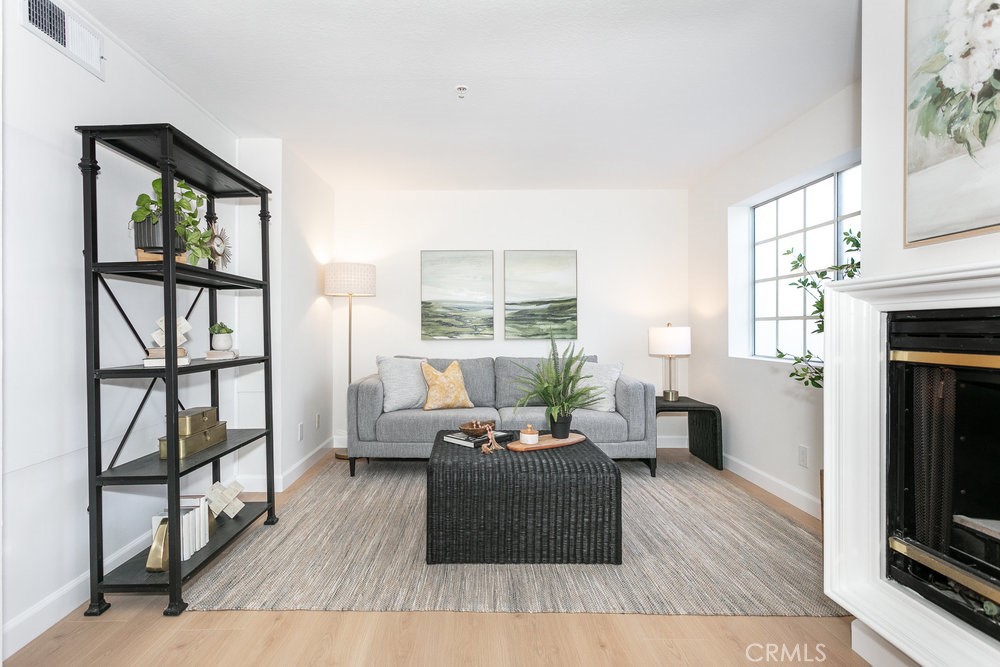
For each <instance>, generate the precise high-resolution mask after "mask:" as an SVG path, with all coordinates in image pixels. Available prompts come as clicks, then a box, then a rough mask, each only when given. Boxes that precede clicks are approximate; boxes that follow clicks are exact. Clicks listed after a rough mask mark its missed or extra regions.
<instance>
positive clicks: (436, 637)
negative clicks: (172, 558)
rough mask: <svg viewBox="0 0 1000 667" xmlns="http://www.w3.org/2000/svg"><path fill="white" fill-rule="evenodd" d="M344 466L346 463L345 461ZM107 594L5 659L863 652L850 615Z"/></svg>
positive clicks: (725, 661)
mask: <svg viewBox="0 0 1000 667" xmlns="http://www.w3.org/2000/svg"><path fill="white" fill-rule="evenodd" d="M688 459H689V455H688V454H687V452H685V451H683V450H666V451H661V452H660V457H659V463H660V465H669V464H670V463H671V462H673V461H680V460H688ZM343 466H344V474H345V475H346V474H347V462H346V461H344V462H343ZM314 470H315V468H314ZM720 474H721V475H723V476H725V477H726V478H727V479H730V480H731V481H733V482H734V483H736V484H739V485H740V486H741V487H742V488H745V489H746V490H747V491H749V492H750V493H751V494H753V495H754V496H756V497H758V498H760V499H762V500H763V501H765V502H766V503H768V504H769V505H771V506H772V507H774V508H775V509H777V510H778V511H780V512H782V513H784V514H785V515H787V516H788V517H789V518H790V519H792V520H793V521H796V522H797V523H799V524H801V525H803V526H804V527H806V528H807V529H808V530H810V531H812V532H814V533H815V534H819V532H820V524H819V521H817V520H816V519H814V518H813V517H811V516H809V515H808V514H806V513H804V512H802V511H800V510H798V509H796V508H794V507H792V506H791V505H789V504H787V503H785V502H783V501H781V500H779V499H777V498H775V497H774V496H772V495H770V494H768V493H766V492H764V491H762V490H761V489H759V488H757V487H755V486H754V485H752V484H750V483H749V482H746V481H745V480H743V479H742V478H740V477H738V476H736V475H733V474H732V473H729V472H728V471H724V472H721V473H720ZM306 479H308V474H307V475H305V476H303V478H302V479H300V480H299V481H298V482H297V483H296V484H295V485H294V486H293V487H292V488H291V489H289V490H288V491H286V492H285V493H284V494H279V498H278V503H279V514H280V504H281V503H282V502H283V501H287V499H288V498H289V497H291V496H292V495H294V494H295V493H296V492H297V491H298V489H299V488H301V486H302V484H303V483H304V482H305V481H306ZM664 567H669V564H668V563H664ZM108 600H109V601H110V602H111V609H110V610H109V611H107V612H105V613H104V615H103V616H100V617H98V618H87V617H84V616H83V610H84V608H85V607H86V605H83V606H81V607H80V608H79V609H77V610H76V611H74V612H73V613H72V614H70V615H69V616H67V617H66V618H64V619H63V620H61V621H60V622H59V623H57V624H56V625H55V626H53V627H51V628H49V629H48V630H47V631H46V632H45V633H44V634H42V635H41V636H40V637H38V638H37V639H35V640H34V641H33V642H31V643H30V644H28V645H27V646H25V647H24V648H23V649H21V650H20V651H18V652H17V653H16V654H14V655H13V656H12V657H11V658H9V659H8V660H7V661H6V662H5V663H4V664H6V665H9V666H10V667H18V666H20V665H60V666H61V665H102V666H109V667H111V666H117V665H123V666H126V665H127V666H129V667H131V666H134V665H150V666H152V665H156V666H159V665H184V666H185V667H195V666H199V665H211V666H213V667H215V666H220V667H224V666H227V665H241V666H249V665H282V666H284V665H335V664H336V665H518V666H522V665H537V664H545V665H691V666H692V667H702V666H712V667H715V666H720V667H721V666H726V665H766V666H768V667H770V666H773V665H802V664H817V665H823V667H827V666H833V665H837V666H839V665H864V664H865V663H864V662H863V661H862V660H861V659H860V658H859V657H858V656H857V655H856V654H854V653H853V652H852V651H851V649H850V642H851V638H850V621H851V619H850V618H849V617H848V618H788V617H751V616H649V615H641V614H477V613H457V612H381V613H379V612H319V611H280V612H261V611H217V612H201V611H198V612H185V613H184V614H182V615H181V616H180V617H178V618H166V617H164V616H163V615H162V611H163V607H164V605H165V598H164V597H162V596H140V595H112V596H108ZM783 649H784V651H785V653H784V659H783V658H782V650H783ZM768 651H770V655H769V654H768Z"/></svg>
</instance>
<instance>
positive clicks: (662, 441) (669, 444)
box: [656, 435, 688, 449]
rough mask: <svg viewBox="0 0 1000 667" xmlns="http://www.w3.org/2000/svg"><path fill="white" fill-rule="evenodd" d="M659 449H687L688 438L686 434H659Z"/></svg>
mask: <svg viewBox="0 0 1000 667" xmlns="http://www.w3.org/2000/svg"><path fill="white" fill-rule="evenodd" d="M656 448H657V449H687V448H688V439H687V436H686V435H658V436H656Z"/></svg>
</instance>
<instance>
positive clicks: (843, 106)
mask: <svg viewBox="0 0 1000 667" xmlns="http://www.w3.org/2000/svg"><path fill="white" fill-rule="evenodd" d="M860 132H861V128H860V88H859V87H858V86H851V87H849V88H846V89H844V90H842V91H840V92H838V93H836V94H835V95H834V96H832V97H831V98H830V99H829V100H827V101H826V102H824V103H822V104H821V105H819V106H817V107H816V108H814V109H812V110H811V111H809V112H807V113H806V114H804V115H803V116H801V117H800V118H798V119H796V120H795V121H794V122H792V123H791V124H789V125H787V126H786V127H784V128H783V129H781V130H780V131H778V132H776V133H775V134H773V135H772V136H770V137H767V138H766V139H764V140H763V141H761V142H759V143H758V144H756V145H755V146H753V147H751V148H750V149H748V150H746V151H744V152H743V153H741V154H739V155H737V156H736V157H734V158H733V159H731V160H729V161H728V162H727V163H726V164H724V165H721V166H720V167H718V168H716V169H715V170H713V172H712V173H711V174H710V175H709V176H708V177H706V178H705V179H704V180H703V181H702V182H701V183H699V184H698V185H697V186H696V187H694V188H693V189H692V191H691V195H690V232H689V237H690V238H689V251H690V258H691V259H690V278H689V282H690V286H691V293H690V302H691V327H692V333H691V337H692V355H691V359H690V362H691V391H692V395H693V396H694V397H696V398H698V399H700V400H703V401H707V402H709V403H714V404H716V405H718V406H719V408H720V410H721V411H722V417H723V434H724V439H725V465H726V467H727V468H730V469H732V470H733V471H734V472H736V473H737V474H740V475H742V476H743V477H746V478H748V479H750V480H751V481H753V482H754V483H756V484H758V485H759V486H762V487H763V488H765V489H767V490H769V491H771V492H772V493H775V494H776V495H778V496H780V497H782V498H784V499H785V500H787V501H789V502H791V503H793V504H794V505H796V506H798V507H800V508H802V509H804V510H806V511H808V512H811V513H813V514H815V515H817V516H818V515H819V509H820V507H819V469H820V466H821V463H822V460H823V428H822V427H823V422H822V416H823V412H822V410H823V396H822V392H820V391H817V390H813V389H806V388H804V387H802V386H801V385H799V384H798V383H796V382H794V381H792V380H791V379H790V378H788V377H787V375H788V372H789V370H790V366H789V364H787V363H785V362H781V361H765V360H759V359H749V358H740V357H730V355H729V345H730V341H729V340H728V323H727V314H728V312H729V309H730V308H739V307H741V304H743V303H744V302H745V301H746V300H747V298H748V294H749V293H748V292H747V293H745V294H731V293H730V290H729V279H730V276H729V267H730V258H729V256H728V252H727V247H728V244H729V233H728V224H729V223H728V215H729V213H728V209H729V208H730V207H733V206H736V205H738V204H747V203H749V201H750V200H751V199H752V198H754V197H756V196H757V195H759V194H760V193H763V192H771V193H773V194H776V193H774V188H775V186H777V185H779V184H781V186H782V187H785V189H788V187H794V186H795V185H801V184H804V183H806V182H808V180H809V176H810V175H813V174H814V175H816V176H818V175H821V174H820V173H818V172H821V171H823V170H824V169H826V168H827V167H828V165H830V164H831V162H832V161H836V160H838V159H843V158H844V156H846V155H848V154H850V153H851V152H852V151H854V150H855V149H857V147H858V146H859V145H860V138H861V134H860ZM866 159H867V156H866ZM869 168H870V165H868V164H867V163H866V164H865V173H866V174H867V173H868V170H869ZM786 186H787V187H786ZM865 213H866V216H865V219H866V225H865V234H866V235H867V234H868V229H869V228H870V226H874V225H873V224H872V223H871V222H870V221H871V220H872V217H871V216H870V215H868V212H867V211H866V212H865ZM864 260H865V261H866V262H867V260H868V255H867V247H866V249H865V257H864ZM800 444H801V445H806V446H807V447H808V448H809V467H808V468H801V467H799V466H798V464H797V459H796V454H797V448H798V446H799V445H800Z"/></svg>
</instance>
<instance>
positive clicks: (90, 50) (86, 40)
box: [21, 0, 104, 79]
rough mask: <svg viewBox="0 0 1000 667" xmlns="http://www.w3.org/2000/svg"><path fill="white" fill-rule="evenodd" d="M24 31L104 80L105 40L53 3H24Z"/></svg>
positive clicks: (36, 0)
mask: <svg viewBox="0 0 1000 667" xmlns="http://www.w3.org/2000/svg"><path fill="white" fill-rule="evenodd" d="M21 17H22V22H23V24H24V27H25V28H27V29H28V30H30V31H31V32H33V33H35V34H36V35H38V36H39V37H40V38H42V39H43V40H45V41H46V42H47V43H48V44H49V45H50V46H52V47H53V48H55V49H58V50H59V51H62V52H63V53H64V54H66V55H67V56H68V57H69V58H71V59H73V60H75V61H76V62H77V63H79V64H80V65H82V66H83V67H84V68H86V69H87V71H89V72H90V73H91V74H94V75H95V76H97V77H98V78H100V79H104V36H103V35H102V34H101V33H100V32H98V31H97V30H95V29H94V28H92V27H91V26H90V25H89V24H87V23H86V22H85V21H84V20H83V19H82V18H80V17H79V16H77V15H76V14H75V13H74V12H72V11H70V10H67V9H65V8H64V7H61V6H60V5H58V4H56V3H55V2H52V1H51V0H21Z"/></svg>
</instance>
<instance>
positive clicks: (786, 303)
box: [778, 278, 806, 317]
mask: <svg viewBox="0 0 1000 667" xmlns="http://www.w3.org/2000/svg"><path fill="white" fill-rule="evenodd" d="M805 314H806V312H805V292H804V291H803V290H802V289H800V288H799V287H798V286H797V285H794V284H792V279H791V278H785V279H782V280H779V281H778V317H803V316H805Z"/></svg>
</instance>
